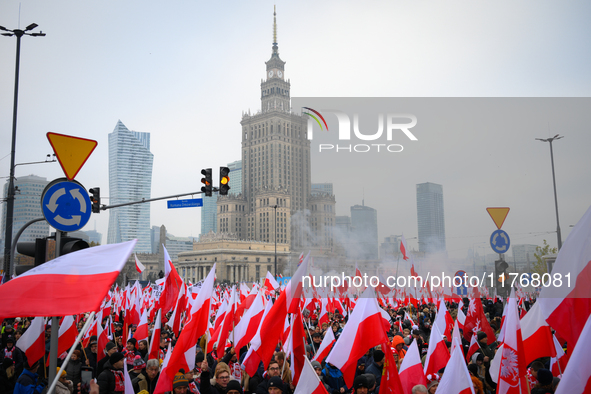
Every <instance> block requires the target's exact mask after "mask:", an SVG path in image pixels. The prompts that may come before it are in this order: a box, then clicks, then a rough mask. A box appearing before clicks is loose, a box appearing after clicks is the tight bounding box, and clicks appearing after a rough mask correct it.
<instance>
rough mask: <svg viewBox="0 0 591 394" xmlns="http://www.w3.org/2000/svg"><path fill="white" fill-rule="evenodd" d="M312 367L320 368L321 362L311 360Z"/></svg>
mask: <svg viewBox="0 0 591 394" xmlns="http://www.w3.org/2000/svg"><path fill="white" fill-rule="evenodd" d="M357 365H359V363H357ZM312 367H313V368H314V369H316V368H319V369H322V364H320V363H319V362H318V361H316V360H314V361H312Z"/></svg>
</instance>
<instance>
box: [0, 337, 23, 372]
mask: <svg viewBox="0 0 591 394" xmlns="http://www.w3.org/2000/svg"><path fill="white" fill-rule="evenodd" d="M15 342H16V341H15V340H14V338H13V337H12V336H10V337H8V338H6V348H4V350H3V351H2V359H5V358H10V359H12V361H14V369H15V371H16V374H17V376H18V375H20V374H21V373H22V372H23V368H24V365H25V357H24V356H23V352H22V351H21V350H20V349H19V348H17V347H16V346H15V345H14V344H15Z"/></svg>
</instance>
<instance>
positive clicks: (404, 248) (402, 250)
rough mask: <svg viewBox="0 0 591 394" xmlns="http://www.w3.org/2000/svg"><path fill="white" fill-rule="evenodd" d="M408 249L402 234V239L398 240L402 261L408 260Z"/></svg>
mask: <svg viewBox="0 0 591 394" xmlns="http://www.w3.org/2000/svg"><path fill="white" fill-rule="evenodd" d="M407 250H408V248H407V246H406V238H404V234H402V237H401V238H400V253H402V259H403V260H408V254H407V252H406V251H407Z"/></svg>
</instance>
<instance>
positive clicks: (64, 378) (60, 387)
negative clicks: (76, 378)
mask: <svg viewBox="0 0 591 394" xmlns="http://www.w3.org/2000/svg"><path fill="white" fill-rule="evenodd" d="M59 372H60V368H59V367H57V373H59ZM73 392H74V384H73V383H72V381H71V380H68V374H67V373H66V371H62V373H61V374H60V378H59V379H58V381H57V384H56V386H55V394H72V393H73Z"/></svg>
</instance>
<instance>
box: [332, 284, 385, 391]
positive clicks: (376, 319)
mask: <svg viewBox="0 0 591 394" xmlns="http://www.w3.org/2000/svg"><path fill="white" fill-rule="evenodd" d="M375 297H376V296H375V292H374V290H373V288H372V287H371V286H370V287H368V288H367V289H366V290H365V291H364V292H363V294H362V295H361V297H360V298H359V301H358V303H357V305H356V306H355V309H353V312H352V313H351V316H349V321H348V322H347V325H345V328H344V329H343V332H342V333H341V335H340V336H339V339H338V340H337V342H336V343H335V344H334V346H333V348H332V351H331V352H330V354H329V355H328V357H327V359H326V362H327V363H331V364H332V365H334V366H335V367H337V368H339V369H340V370H341V372H342V373H343V377H344V379H345V384H346V385H347V387H352V386H353V379H354V378H355V370H356V369H357V360H359V359H360V358H361V357H362V356H363V355H364V354H365V353H366V352H367V350H368V349H369V348H371V347H374V346H377V345H380V344H382V343H386V342H388V337H387V336H386V332H387V331H388V330H389V329H390V323H389V316H388V320H386V317H385V316H384V315H383V314H382V312H383V313H384V314H386V315H387V313H386V312H385V311H384V310H383V309H381V308H380V307H379V306H378V301H377V300H376V298H375Z"/></svg>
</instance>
